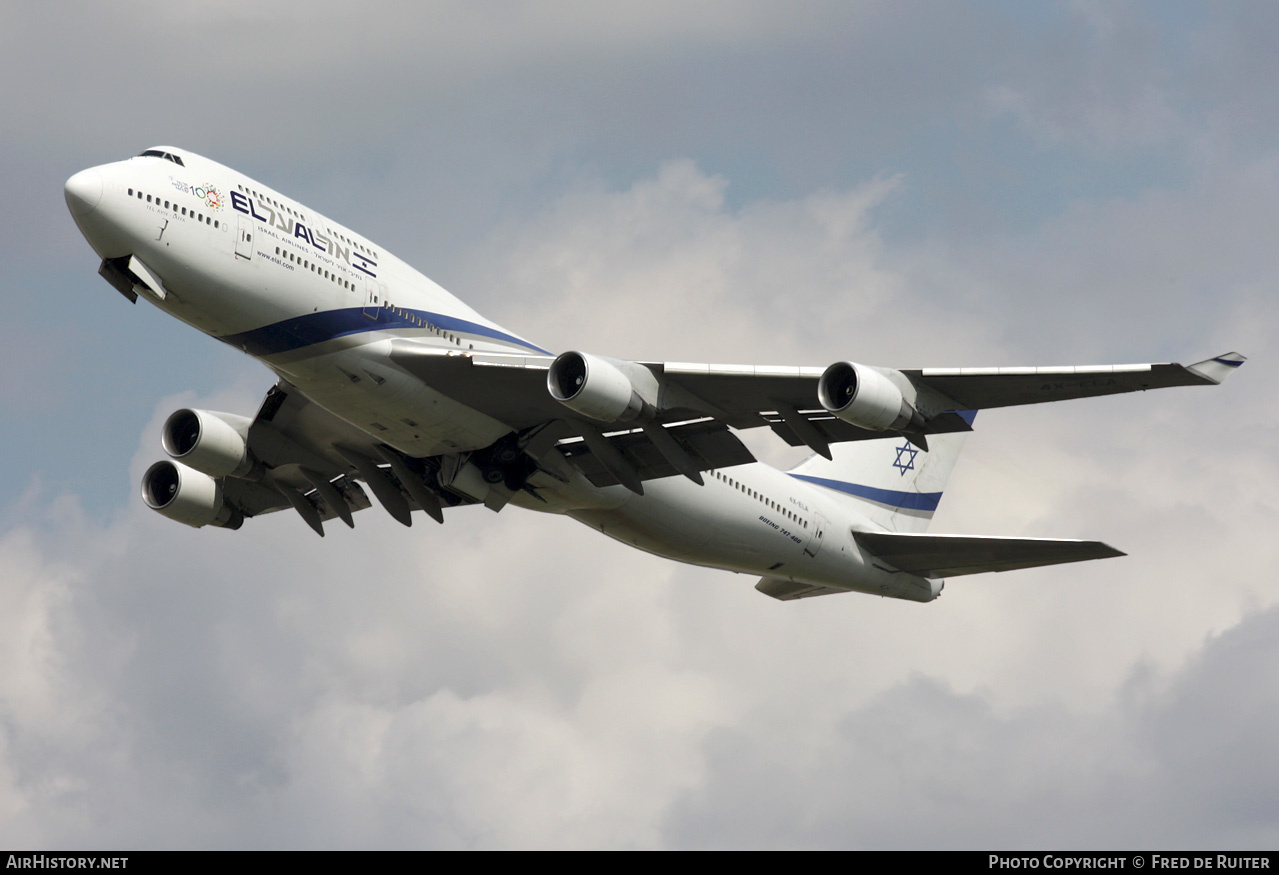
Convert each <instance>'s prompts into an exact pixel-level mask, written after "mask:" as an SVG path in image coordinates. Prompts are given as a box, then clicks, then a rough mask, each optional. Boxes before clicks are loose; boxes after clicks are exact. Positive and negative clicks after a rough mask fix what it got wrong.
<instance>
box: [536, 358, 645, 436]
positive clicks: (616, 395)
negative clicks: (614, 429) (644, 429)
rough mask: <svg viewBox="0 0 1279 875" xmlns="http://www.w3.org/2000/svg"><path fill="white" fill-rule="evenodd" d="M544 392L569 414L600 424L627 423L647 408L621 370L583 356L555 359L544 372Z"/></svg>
mask: <svg viewBox="0 0 1279 875" xmlns="http://www.w3.org/2000/svg"><path fill="white" fill-rule="evenodd" d="M546 388H547V389H548V390H549V391H550V393H551V397H552V398H554V399H555V400H556V401H558V402H560V403H561V404H563V405H564V406H565V407H567V408H568V409H569V410H572V411H573V412H575V413H580V414H582V415H583V416H586V417H589V418H591V419H595V420H598V421H600V422H630V421H631V420H634V419H638V418H640V417H641V416H642V415H643V414H644V413H645V411H646V408H649V407H650V406H649V405H648V403H647V402H646V401H645V400H644V399H643V397H641V396H640V393H639V392H637V391H636V389H635V385H634V383H632V382H631V379H630V377H628V376H626V374H624V373H622V370H621V368H619V367H618V366H617V365H615V364H613V363H612V362H610V361H608V360H607V359H602V358H600V357H599V356H594V355H590V354H588V353H584V352H565V353H561V354H560V355H559V356H557V357H556V359H555V361H554V362H552V363H551V368H550V370H549V371H547V374H546ZM648 412H649V413H651V408H650V409H649V410H648Z"/></svg>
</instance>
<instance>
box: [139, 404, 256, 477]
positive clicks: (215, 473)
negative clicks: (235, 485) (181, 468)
mask: <svg viewBox="0 0 1279 875" xmlns="http://www.w3.org/2000/svg"><path fill="white" fill-rule="evenodd" d="M250 424H251V422H250V420H248V419H246V418H245V417H243V416H236V415H234V414H232V413H218V412H216V411H211V410H190V409H183V410H179V411H177V412H176V413H174V414H173V415H172V416H170V417H169V418H168V419H167V420H165V423H164V428H163V430H162V431H161V433H160V441H161V443H163V444H164V451H165V452H166V453H168V454H169V455H170V456H172V457H173V458H174V459H177V460H179V461H181V462H182V463H183V464H184V465H188V466H190V467H192V468H194V469H196V470H197V471H203V472H204V473H205V474H208V475H209V476H211V477H248V478H250V479H256V478H255V477H254V475H255V474H257V473H259V472H260V470H261V466H260V465H259V464H258V462H257V460H256V459H254V458H253V454H252V453H250V452H249V445H248V440H247V438H248V434H249V426H250Z"/></svg>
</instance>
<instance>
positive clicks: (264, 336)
mask: <svg viewBox="0 0 1279 875" xmlns="http://www.w3.org/2000/svg"><path fill="white" fill-rule="evenodd" d="M376 312H377V318H373V317H370V316H366V315H364V308H362V307H348V308H346V309H343V310H326V311H324V312H323V313H307V314H306V315H304V316H297V317H295V318H293V319H285V320H284V321H283V322H276V323H274V324H272V325H264V326H262V327H261V328H254V329H253V330H251V331H242V332H240V333H239V334H227V335H223V336H222V337H219V338H218V340H221V341H223V342H224V343H229V344H231V345H232V346H234V347H238V348H240V349H243V350H244V351H245V352H247V353H249V355H256V356H264V355H278V354H280V353H282V352H292V351H293V350H295V349H302V348H303V347H307V346H312V345H314V344H317V343H324V342H325V341H326V340H333V339H334V338H335V337H346V336H348V335H351V334H361V333H363V332H366V331H386V330H388V329H394V328H416V329H419V330H420V329H421V326H420V325H418V324H417V322H414V321H410V319H409V316H416V317H418V318H419V319H421V320H423V321H424V322H428V323H430V324H432V325H434V326H436V327H437V328H441V329H443V330H444V331H452V332H454V333H455V334H476V335H479V336H481V337H491V338H493V339H495V340H501V341H504V342H506V343H513V344H516V345H517V346H522V347H524V348H525V349H531V350H533V351H534V352H540V353H543V354H544V355H550V354H551V353H550V352H548V351H547V350H544V349H542V348H541V347H540V346H536V345H534V344H532V343H529V342H528V341H527V340H521V339H520V338H518V337H516V336H515V335H513V334H507V333H506V332H504V331H499V330H497V329H496V328H490V327H488V326H487V325H480V324H478V323H476V322H468V321H467V320H465V319H458V318H455V317H453V316H445V315H443V314H441V313H431V312H428V311H426V310H405V311H403V312H404V313H405V314H407V315H401V313H400V312H397V311H394V310H391V309H390V308H388V307H378V308H377V311H376Z"/></svg>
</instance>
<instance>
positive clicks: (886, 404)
mask: <svg viewBox="0 0 1279 875" xmlns="http://www.w3.org/2000/svg"><path fill="white" fill-rule="evenodd" d="M817 398H818V400H820V401H821V403H822V407H824V408H826V410H828V411H829V412H830V413H833V414H835V416H836V417H837V418H839V419H842V420H844V422H847V423H850V424H852V425H856V426H859V427H860V428H864V429H867V430H869V431H886V430H888V429H890V428H902V427H903V426H906V425H909V424H911V423H912V422H915V423H916V424H922V422H921V420H920V417H919V414H918V413H916V412H915V408H914V407H912V406H911V405H910V402H909V401H907V400H906V399H905V398H904V397H903V396H902V393H901V390H900V389H898V388H897V386H896V385H895V384H894V383H893V381H892V380H890V379H888V377H886V376H884V375H883V374H881V373H880V372H879V371H877V370H875V369H874V368H868V367H866V366H865V365H859V364H855V363H853V362H836V363H835V364H833V365H831V366H830V367H829V368H827V369H826V370H825V372H824V373H823V374H822V376H821V379H820V380H818V381H817Z"/></svg>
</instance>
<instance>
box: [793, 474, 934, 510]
mask: <svg viewBox="0 0 1279 875" xmlns="http://www.w3.org/2000/svg"><path fill="white" fill-rule="evenodd" d="M791 476H792V477H794V478H795V479H796V480H805V481H807V482H809V483H815V484H817V485H818V486H825V487H826V488H827V489H834V490H836V491H838V492H846V493H848V494H849V495H855V496H857V497H858V498H869V499H870V500H871V501H878V502H879V503H880V504H886V505H888V506H889V507H898V508H902V509H904V510H926V511H929V512H931V511H935V510H937V505H938V503H939V502H941V493H940V492H900V491H898V490H896V489H876V488H875V487H874V486H862V485H861V484H860V483H845V482H844V481H843V480H827V479H826V478H824V477H809V476H807V475H804V474H792V475H791Z"/></svg>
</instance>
